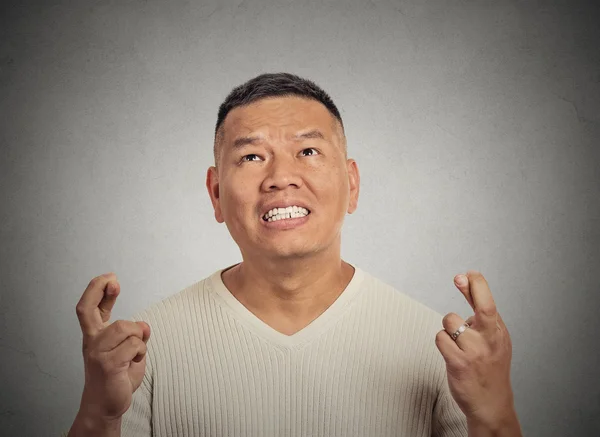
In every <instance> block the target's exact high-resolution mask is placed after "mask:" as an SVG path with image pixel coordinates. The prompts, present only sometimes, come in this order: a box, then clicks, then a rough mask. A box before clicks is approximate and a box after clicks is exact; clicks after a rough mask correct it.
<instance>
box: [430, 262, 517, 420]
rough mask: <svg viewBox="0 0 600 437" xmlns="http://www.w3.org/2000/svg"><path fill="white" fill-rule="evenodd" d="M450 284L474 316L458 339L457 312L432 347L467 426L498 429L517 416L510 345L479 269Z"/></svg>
mask: <svg viewBox="0 0 600 437" xmlns="http://www.w3.org/2000/svg"><path fill="white" fill-rule="evenodd" d="M454 283H455V285H456V287H457V288H458V289H459V290H460V292H461V293H462V294H463V295H464V297H465V299H466V300H467V302H469V305H470V306H471V308H473V311H474V312H475V314H474V315H473V316H471V317H469V318H468V319H467V320H466V322H467V323H469V328H467V329H466V330H465V331H464V332H462V333H461V334H460V335H459V336H458V337H457V338H456V341H455V340H453V339H452V337H451V334H453V333H454V332H456V330H457V329H458V328H459V327H460V326H461V325H462V324H463V323H465V321H464V320H463V319H462V318H461V317H460V316H458V315H457V314H455V313H448V314H446V316H445V317H444V319H443V320H442V325H443V326H444V329H443V330H441V331H440V332H438V334H437V335H436V337H435V344H436V346H437V348H438V349H439V351H440V352H441V354H442V356H443V357H444V360H445V361H446V371H447V375H448V385H449V387H450V392H451V394H452V397H453V398H454V400H455V401H456V403H457V404H458V406H459V407H460V409H461V410H462V411H463V413H464V414H465V416H466V417H467V420H468V422H469V424H477V426H484V427H486V428H487V427H489V428H490V429H497V428H501V427H502V424H503V423H506V422H507V421H511V420H513V418H516V413H515V411H514V404H513V392H512V387H511V383H510V362H511V358H512V343H511V340H510V335H509V333H508V330H507V329H506V325H505V324H504V322H503V321H502V318H501V317H500V314H499V313H498V311H497V309H496V304H495V302H494V298H493V297H492V293H491V291H490V288H489V286H488V283H487V281H486V280H485V278H484V277H483V275H482V274H481V273H479V272H477V271H474V270H469V271H468V272H467V274H466V276H465V275H457V276H456V277H455V278H454Z"/></svg>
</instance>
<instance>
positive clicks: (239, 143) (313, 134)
mask: <svg viewBox="0 0 600 437" xmlns="http://www.w3.org/2000/svg"><path fill="white" fill-rule="evenodd" d="M313 138H318V139H321V140H324V139H325V136H324V135H323V134H322V133H321V131H320V130H317V129H313V130H311V131H310V132H305V133H303V134H296V135H294V140H295V141H298V140H305V139H313ZM263 139H264V137H263V136H249V137H240V138H237V139H236V140H235V141H234V142H233V148H234V149H240V148H242V147H244V146H247V145H248V144H254V143H255V142H258V141H261V140H263Z"/></svg>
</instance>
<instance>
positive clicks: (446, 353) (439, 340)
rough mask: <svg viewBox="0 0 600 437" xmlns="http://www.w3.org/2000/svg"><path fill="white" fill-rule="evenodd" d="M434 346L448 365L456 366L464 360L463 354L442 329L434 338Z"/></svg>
mask: <svg viewBox="0 0 600 437" xmlns="http://www.w3.org/2000/svg"><path fill="white" fill-rule="evenodd" d="M435 345H436V346H437V348H438V350H439V351H440V353H441V354H442V356H443V357H444V360H445V361H446V363H448V364H457V363H460V362H463V361H464V360H465V352H464V351H463V350H462V349H461V348H459V347H458V345H457V344H456V343H455V342H454V340H452V338H451V337H450V336H449V335H448V333H447V332H446V331H445V330H444V329H442V330H441V331H439V332H438V333H437V334H436V336H435Z"/></svg>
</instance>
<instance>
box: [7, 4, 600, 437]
mask: <svg viewBox="0 0 600 437" xmlns="http://www.w3.org/2000/svg"><path fill="white" fill-rule="evenodd" d="M15 3H17V2H15ZM588 3H589V4H586V3H582V2H579V3H578V2H573V1H560V2H559V1H553V2H541V1H538V2H534V1H531V2H524V1H492V0H490V1H458V0H439V1H427V2H426V1H416V0H407V1H392V0H386V1H341V0H331V1H325V2H319V1H306V2H301V1H293V0H288V1H280V2H276V1H274V0H269V1H259V0H239V1H237V2H233V1H204V2H192V1H185V2H184V1H176V2H175V1H173V2H161V1H158V0H148V1H140V0H138V1H122V0H121V1H75V0H71V1H60V2H59V1H55V2H42V1H38V2H32V1H29V2H28V1H25V2H18V4H15V5H12V6H11V5H8V4H7V2H3V6H2V10H1V14H0V16H1V19H0V20H1V21H0V35H1V40H0V80H1V83H0V110H1V121H0V130H1V133H0V135H1V136H0V144H1V155H0V157H1V168H0V190H1V195H2V197H1V205H2V206H1V228H0V231H1V234H0V238H1V241H0V259H1V271H0V274H1V282H0V284H1V285H0V290H1V294H0V330H1V331H0V357H1V362H0V365H1V370H2V374H1V379H0V430H1V434H2V435H3V436H17V435H18V436H52V435H58V434H59V433H60V432H61V431H64V430H67V429H68V428H69V427H70V425H71V423H72V420H73V418H74V416H75V414H76V411H77V409H78V406H79V400H80V395H81V390H82V388H83V363H82V356H81V333H80V329H79V324H78V321H77V318H76V315H75V305H76V303H77V301H78V300H79V297H80V295H81V293H82V292H83V290H84V289H85V287H86V286H87V284H88V282H89V281H90V279H92V278H93V277H94V276H97V275H99V274H101V273H105V272H109V271H114V272H115V273H116V274H117V276H118V279H119V281H120V283H121V287H122V292H121V296H120V297H119V300H118V302H117V306H116V309H115V311H114V319H113V320H116V319H119V318H128V317H129V316H130V315H132V314H133V313H134V312H136V311H138V310H140V309H142V308H144V307H146V306H148V305H149V304H151V303H153V302H156V301H158V300H160V299H162V298H164V297H166V296H168V295H170V294H173V293H175V292H177V291H179V290H181V289H182V288H184V287H186V286H187V285H189V284H191V283H193V282H195V281H198V280H200V279H202V278H203V277H205V276H207V275H209V274H210V273H212V272H213V271H214V270H216V269H218V268H221V267H224V266H226V265H230V264H233V263H234V262H237V261H239V259H240V255H239V252H238V250H237V247H236V246H235V245H234V243H233V241H232V240H231V239H230V237H229V235H228V233H227V229H226V227H225V226H224V225H218V224H217V223H216V222H215V221H214V219H213V215H212V208H211V204H210V201H209V198H208V195H207V194H206V190H205V187H204V178H205V172H206V168H207V167H208V166H209V165H210V164H211V162H212V134H213V127H214V123H215V120H216V114H217V108H218V105H219V104H220V103H221V101H222V99H223V98H224V97H225V95H226V94H227V93H228V92H229V91H230V90H231V88H232V87H234V86H236V85H238V84H240V83H241V82H243V81H245V80H247V79H249V78H251V77H253V76H254V75H257V74H259V73H263V72H277V71H288V72H292V73H296V74H299V75H302V76H305V77H307V78H310V79H312V80H314V81H316V82H317V83H318V84H320V85H321V86H323V87H324V88H325V89H326V90H327V91H328V92H329V93H330V94H331V95H332V97H333V99H334V101H335V102H336V103H337V105H338V106H339V108H340V110H341V113H342V117H343V119H344V122H345V124H346V126H347V136H348V144H349V152H350V155H351V156H352V157H354V158H355V159H356V160H357V162H358V164H359V168H360V170H361V174H362V189H361V198H360V202H359V208H358V211H357V212H356V213H355V214H354V215H351V216H348V217H347V221H346V223H345V227H344V239H343V256H344V258H345V259H346V260H348V261H350V262H353V263H355V264H356V265H358V266H360V267H362V268H363V269H365V270H367V271H369V272H371V273H373V274H375V275H377V276H379V277H381V278H382V279H384V280H385V281H387V282H389V283H391V284H392V285H394V286H395V287H396V288H398V289H399V290H401V291H403V292H405V293H407V294H409V295H411V296H413V297H415V298H417V299H418V300H420V301H421V302H423V303H425V304H427V305H429V306H430V307H432V308H434V309H436V310H437V311H439V312H440V313H442V314H445V313H447V312H450V311H454V312H457V313H458V314H461V315H462V316H463V317H466V316H468V315H470V314H471V311H470V308H469V307H468V305H467V304H466V302H464V301H463V298H462V296H461V295H460V293H459V292H458V290H457V289H456V288H455V287H454V285H453V283H452V278H453V276H454V275H455V274H457V273H460V272H465V271H466V270H467V269H478V270H480V271H481V272H482V273H483V274H484V275H485V276H486V278H487V279H488V282H489V283H490V286H491V289H492V292H493V293H494V296H495V299H496V302H497V304H498V307H499V309H500V311H501V313H502V315H503V317H504V319H505V320H506V323H507V325H508V327H509V330H510V332H511V334H512V338H513V343H514V357H513V371H512V380H513V385H514V391H515V397H516V406H517V409H518V413H519V416H520V419H521V422H522V426H523V430H524V432H525V434H526V435H527V436H531V437H533V436H545V437H559V436H560V437H562V436H591V435H600V419H599V416H600V378H599V377H598V367H599V364H600V363H599V361H600V360H599V355H600V352H599V350H600V341H599V340H598V338H599V333H600V323H599V322H598V318H597V312H598V303H599V301H600V299H599V298H598V292H599V291H600V250H599V246H600V230H599V228H600V219H599V218H600V204H599V198H600V171H599V166H600V152H599V150H598V142H599V138H600V52H599V50H598V45H599V43H600V30H599V25H598V23H599V22H600V14H599V8H598V6H594V5H592V2H588ZM440 328H441V322H440ZM398 341H402V339H401V338H399V339H398ZM431 341H432V342H433V341H434V339H433V338H432V339H431Z"/></svg>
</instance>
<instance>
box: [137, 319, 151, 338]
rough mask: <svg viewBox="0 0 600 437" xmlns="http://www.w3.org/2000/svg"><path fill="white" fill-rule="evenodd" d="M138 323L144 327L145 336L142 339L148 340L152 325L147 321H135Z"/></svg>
mask: <svg viewBox="0 0 600 437" xmlns="http://www.w3.org/2000/svg"><path fill="white" fill-rule="evenodd" d="M135 323H137V324H138V325H140V327H141V328H142V331H143V333H144V336H143V338H142V340H143V341H144V343H145V342H147V341H148V339H149V338H150V325H149V324H147V323H146V322H135Z"/></svg>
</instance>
